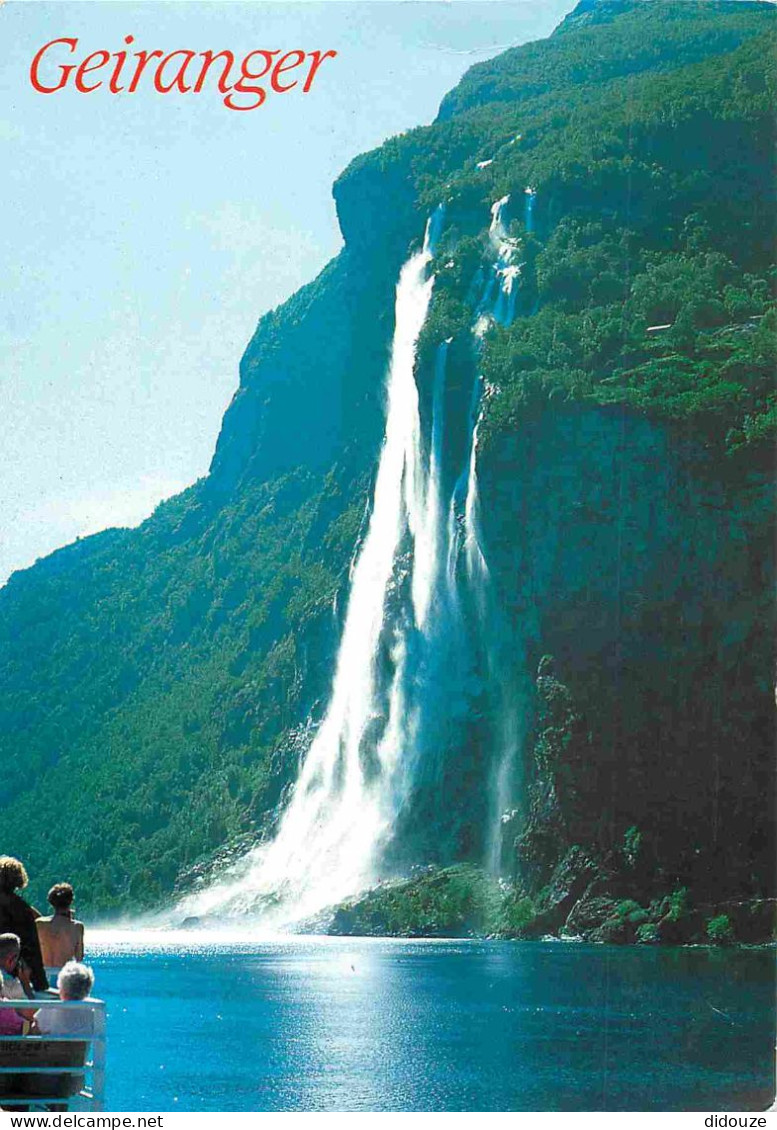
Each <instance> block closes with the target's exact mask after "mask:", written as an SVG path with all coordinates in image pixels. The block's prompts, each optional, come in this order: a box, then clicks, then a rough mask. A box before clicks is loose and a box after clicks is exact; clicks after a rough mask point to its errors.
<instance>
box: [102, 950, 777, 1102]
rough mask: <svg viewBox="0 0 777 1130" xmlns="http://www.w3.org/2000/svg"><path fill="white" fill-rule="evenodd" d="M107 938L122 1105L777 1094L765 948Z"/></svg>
mask: <svg viewBox="0 0 777 1130" xmlns="http://www.w3.org/2000/svg"><path fill="white" fill-rule="evenodd" d="M93 937H94V936H93ZM98 939H99V940H98ZM94 940H95V941H96V942H97V944H96V945H94V944H93V946H92V948H91V952H90V955H89V960H91V961H92V964H93V965H94V968H95V971H96V974H97V986H96V993H97V995H99V996H101V997H103V998H105V999H106V1000H107V1002H108V1066H107V1093H106V1107H107V1109H108V1110H111V1111H126V1110H146V1111H175V1110H184V1111H232V1110H237V1111H240V1110H243V1111H245V1110H249V1111H251V1110H253V1111H299V1110H302V1111H520V1110H529V1111H532V1110H533V1111H538V1110H578V1111H597V1110H642V1111H647V1110H666V1111H669V1110H717V1111H726V1110H729V1111H731V1110H738V1111H743V1110H759V1109H764V1108H765V1107H766V1106H768V1105H769V1104H770V1102H771V1097H772V1095H773V1093H774V1082H773V1080H774V1051H773V1049H774V1039H775V1022H774V954H773V952H769V951H763V950H742V949H732V950H712V949H702V948H700V949H664V948H643V947H639V948H636V947H635V948H629V947H624V948H617V947H604V946H587V945H580V944H562V943H547V944H546V943H505V942H502V943H500V942H482V941H444V942H442V941H404V940H403V941H393V940H382V939H380V940H379V939H374V940H373V939H353V938H347V939H314V938H292V939H275V940H267V941H255V942H251V941H246V940H242V941H236V940H229V941H228V940H224V939H214V938H210V937H209V936H207V935H203V934H196V935H192V936H191V937H189V936H187V935H182V934H178V935H175V936H172V935H171V936H169V937H166V936H165V935H151V934H145V933H138V934H129V933H127V934H124V935H123V936H121V937H120V938H119V937H117V936H108V935H103V936H102V937H99V936H98V937H94Z"/></svg>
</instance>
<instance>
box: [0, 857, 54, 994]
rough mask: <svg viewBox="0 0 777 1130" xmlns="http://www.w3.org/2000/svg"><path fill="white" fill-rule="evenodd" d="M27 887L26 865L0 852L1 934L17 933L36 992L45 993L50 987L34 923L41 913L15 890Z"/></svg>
mask: <svg viewBox="0 0 777 1130" xmlns="http://www.w3.org/2000/svg"><path fill="white" fill-rule="evenodd" d="M26 886H27V872H26V871H25V869H24V864H23V863H20V861H19V860H18V859H14V857H13V856H11V855H0V934H17V935H18V937H19V940H20V942H21V960H22V962H23V963H24V964H25V965H26V966H27V968H28V969H29V971H30V981H31V983H32V987H33V989H35V990H36V992H43V991H44V990H46V989H48V987H49V983H48V979H47V977H46V971H45V969H44V968H43V958H42V957H41V952H40V942H39V941H38V931H37V929H36V926H35V922H36V920H37V919H38V918H40V913H39V912H38V911H37V910H36V909H35V907H34V906H29V905H28V903H26V902H25V901H24V899H23V898H22V897H21V896H20V895H18V894H17V893H16V892H17V891H23V890H24V888H25V887H26Z"/></svg>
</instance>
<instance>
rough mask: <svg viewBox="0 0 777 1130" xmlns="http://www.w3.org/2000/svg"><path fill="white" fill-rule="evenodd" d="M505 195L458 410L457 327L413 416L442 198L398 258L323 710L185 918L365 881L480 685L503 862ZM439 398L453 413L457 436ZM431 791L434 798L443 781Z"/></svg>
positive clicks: (241, 910) (510, 287) (509, 257)
mask: <svg viewBox="0 0 777 1130" xmlns="http://www.w3.org/2000/svg"><path fill="white" fill-rule="evenodd" d="M533 201H534V194H533V190H532V191H531V193H530V190H527V195H526V213H525V218H526V224H527V231H528V230H529V224H530V221H531V210H532V208H533ZM509 203H510V197H509V196H505V197H503V198H502V199H501V200H497V201H496V202H495V203H494V205H493V207H492V209H491V225H490V229H489V237H490V241H491V244H492V247H493V250H494V262H493V264H492V265H491V266H490V267H486V268H484V269H483V270H482V271H481V274H480V276H479V278H478V279H477V281H476V283H473V286H476V287H477V288H479V289H482V296H481V298H480V301H479V303H477V305H476V306H475V312H474V320H473V326H472V342H473V358H474V374H473V380H472V385H471V391H470V394H469V403H468V405H467V404H466V403H462V401H461V399H460V394H459V392H458V391H457V388H460V385H459V386H457V385H456V382H453V385H452V389H451V390H448V389H447V388H446V375H447V367H448V361H449V346H450V345H451V341H450V339H449V340H448V341H444V342H442V343H440V344H439V345H438V347H437V351H436V354H435V358H434V366H433V370H432V373H431V374H430V378H431V380H430V385H431V388H430V390H429V391H430V392H431V395H430V396H429V398H428V403H429V408H430V411H428V412H426V413H423V414H422V411H421V398H420V396H419V388H418V385H417V383H416V372H415V370H416V360H417V345H418V339H419V335H420V333H421V330H422V328H423V326H424V322H425V319H426V316H427V312H428V309H429V304H430V302H431V297H432V290H433V286H434V277H433V276H432V275H430V272H429V267H430V264H431V261H432V257H433V249H434V246H435V242H436V240H437V238H438V235H439V232H440V228H441V225H442V222H443V212H442V209H441V208H438V209H437V211H436V212H435V213H434V214H433V215H432V217H430V219H429V222H428V223H427V226H426V233H425V238H424V243H423V247H422V248H421V250H420V251H417V252H416V253H414V254H413V255H412V256H410V258H409V259H408V260H407V262H406V263H405V264H404V266H403V267H402V269H401V271H400V275H399V279H398V282H397V287H396V300H395V322H394V336H393V342H392V347H391V357H390V362H389V366H388V373H387V378H386V423H385V434H384V440H383V446H382V449H381V454H380V460H379V463H378V469H377V475H376V480H375V487H374V493H373V497H372V501H371V506H369V507H368V509H367V512H366V514H365V523H364V527H363V532H362V534H360V538H359V542H358V544H357V547H356V550H355V553H354V556H353V558H352V561H351V566H350V570H349V594H348V600H347V606H346V608H345V617H344V623H343V628H342V635H341V639H340V646H339V650H338V654H337V659H336V663H335V671H334V677H333V680H332V685H331V691H330V697H329V701H328V705H327V708H326V711H325V714H324V717H323V720H322V721H321V723H320V725H319V726H318V728H317V730H314V731H313V732H314V736H313V738H312V741H311V742H310V744H309V747H308V750H307V754H306V755H305V756H304V758H303V759H302V761H301V763H300V766H299V769H298V773H297V779H296V782H295V784H294V787H293V790H292V792H291V795H290V798H289V799H288V802H287V804H286V807H285V810H284V811H283V812H282V814H281V816H280V820H279V822H278V825H277V829H276V831H275V834H274V837H273V838H272V839H271V840H270V841H269V842H266V843H262V844H260V845H258V846H256V847H255V848H254V849H252V850H251V851H250V852H249V853H248V854H247V855H246V856H244V857H243V858H242V859H241V860H240V861H239V862H237V863H234V864H232V865H231V866H230V867H229V868H228V869H227V870H226V871H225V872H223V873H222V874H221V876H220V878H219V879H218V881H216V882H215V883H213V884H212V885H211V886H209V887H207V888H206V889H204V890H201V891H198V892H196V893H195V894H192V895H190V896H188V897H187V898H185V899H184V900H182V902H181V903H180V904H179V905H178V907H177V914H178V915H180V916H186V915H198V916H208V915H211V914H217V915H218V916H219V917H224V916H237V915H245V914H247V915H252V916H257V917H260V918H261V920H262V922H263V924H266V925H268V926H271V927H273V926H282V925H285V924H289V923H292V922H299V921H302V920H304V919H306V918H308V919H309V918H311V917H312V916H314V915H315V914H316V913H317V912H319V911H322V910H324V909H325V908H327V907H330V906H333V905H335V904H337V903H338V902H340V901H342V900H343V899H344V898H346V897H348V896H350V895H354V894H356V893H358V892H359V891H360V890H363V889H365V888H366V887H368V886H370V885H372V884H374V882H375V881H376V880H377V879H378V878H379V876H380V871H381V864H382V862H384V861H386V860H387V859H388V860H389V861H390V853H389V854H388V855H387V848H388V847H389V845H392V847H393V846H395V845H396V843H397V842H398V841H397V838H396V835H395V833H396V832H397V828H398V826H399V827H400V829H401V828H402V827H403V826H407V822H408V820H409V821H410V824H409V826H410V827H411V835H413V834H416V835H417V834H418V831H417V824H416V826H415V831H412V828H413V825H412V821H413V819H414V816H413V814H414V813H415V811H416V808H415V807H414V806H415V805H416V804H417V803H418V797H419V795H421V796H423V795H425V796H426V798H427V799H428V797H429V795H430V790H431V793H432V794H433V793H434V788H435V783H436V782H437V781H442V780H444V779H445V774H446V772H448V771H449V769H448V767H446V757H447V753H448V751H451V750H452V751H453V752H454V755H455V751H456V750H458V749H459V748H462V747H464V746H466V743H467V742H468V740H470V738H469V737H468V727H469V726H470V725H471V722H470V721H469V720H467V718H466V712H467V708H468V707H467V704H468V703H469V702H470V701H473V696H474V697H475V698H477V696H478V695H480V696H481V697H482V696H483V695H486V696H487V699H488V701H490V702H491V703H492V710H491V713H492V714H493V719H491V720H490V721H487V722H485V723H481V722H477V723H476V725H480V726H481V730H480V731H479V734H480V737H479V738H477V740H478V741H480V742H483V743H485V745H486V747H487V748H488V751H489V752H488V753H487V755H486V756H487V758H488V760H487V762H486V763H485V764H484V767H483V783H482V784H483V795H484V796H486V795H487V796H488V804H487V806H486V807H487V808H488V812H487V814H486V812H485V809H483V812H484V815H483V817H482V819H483V820H486V819H487V821H488V829H489V831H488V833H487V835H486V841H487V843H486V852H487V854H488V855H489V857H490V859H491V862H492V863H494V861H495V860H497V859H498V855H499V843H500V837H499V818H500V817H501V815H502V813H503V811H504V807H505V801H506V800H509V799H510V797H511V792H512V766H513V763H514V759H515V750H516V748H517V737H516V735H517V732H518V727H517V726H516V723H515V704H514V703H512V702H508V696H509V694H510V692H509V689H508V688H507V686H506V684H505V680H504V673H503V671H502V670H501V669H500V654H499V650H498V646H496V645H494V643H493V638H494V637H495V635H498V632H496V633H495V632H494V629H495V626H496V624H497V622H498V614H497V612H496V610H495V606H494V603H493V600H492V597H491V586H490V578H489V569H488V565H487V562H486V558H485V555H484V552H483V548H482V538H481V529H480V526H481V522H480V491H479V482H478V433H479V428H480V422H481V418H482V397H483V387H482V386H483V379H482V376H481V373H480V360H479V359H480V351H481V343H482V338H483V335H484V334H485V332H486V330H487V328H488V326H489V324H491V323H492V322H493V321H498V322H501V323H502V324H504V325H509V324H510V322H511V321H512V320H513V318H514V317H515V312H516V302H517V296H518V290H519V287H518V280H519V278H520V274H521V267H522V263H520V262H519V261H518V255H519V252H520V249H521V245H520V242H519V240H517V239H515V238H513V237H511V236H510V235H509V234H508V230H507V226H506V214H507V208H508V206H509ZM451 398H452V399H451ZM449 401H450V404H451V405H452V407H453V411H454V416H455V418H454V419H452V421H451V423H452V425H453V426H452V429H451V438H450V440H449V439H448V438H447V436H446V429H447V427H448V423H447V421H446V409H447V407H448V406H449ZM425 403H426V400H425ZM465 414H466V415H465ZM463 416H464V417H465V419H466V426H465V429H464V431H463V433H462V430H461V424H462V423H463V422H464V421H463V420H462V417H463ZM424 419H426V420H427V421H428V422H427V423H426V425H424V424H422V420H424ZM457 421H458V424H457ZM462 439H463V445H462V446H459V445H460V444H461V440H462ZM449 443H450V444H451V445H452V446H450V451H451V452H452V451H456V450H458V451H459V455H457V458H460V459H461V462H460V463H458V466H456V465H454V466H453V467H451V466H450V460H448V461H447V462H446V459H445V454H446V450H448V448H447V447H446V445H447V444H449ZM460 566H463V568H460ZM335 611H336V612H337V604H335ZM481 716H482V711H481V712H480V714H479V715H478V717H481ZM483 726H485V729H483V728H482V727H483ZM311 729H313V728H312V724H311ZM452 765H453V766H455V761H454V762H453V763H452ZM424 789H425V790H426V793H425V794H424ZM411 802H412V803H411ZM423 803H424V802H423V801H422V802H421V810H423ZM439 804H440V805H442V806H443V809H444V800H443V799H442V794H440V799H439ZM403 822H404V824H403ZM401 835H402V833H401V831H400V832H399V836H400V837H401ZM494 866H496V864H495V863H494Z"/></svg>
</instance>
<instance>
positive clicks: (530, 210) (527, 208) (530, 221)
mask: <svg viewBox="0 0 777 1130" xmlns="http://www.w3.org/2000/svg"><path fill="white" fill-rule="evenodd" d="M524 197H525V203H524V227H525V228H526V231H527V232H528V233H529V234H531V233H532V232H533V231H534V205H535V203H536V201H537V190H536V188H526V189H525V190H524Z"/></svg>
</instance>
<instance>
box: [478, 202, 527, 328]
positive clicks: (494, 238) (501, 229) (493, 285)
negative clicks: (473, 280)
mask: <svg viewBox="0 0 777 1130" xmlns="http://www.w3.org/2000/svg"><path fill="white" fill-rule="evenodd" d="M509 204H510V197H509V196H503V197H502V198H501V199H500V200H496V201H495V202H494V203H493V204H492V206H491V226H490V227H489V230H488V235H489V240H490V242H491V246H492V247H493V248H494V251H495V253H496V262H495V263H494V266H493V268H492V273H491V277H490V279H489V281H488V283H487V285H486V289H485V291H484V293H483V297H482V299H481V302H480V309H481V310H487V311H488V312H489V313H490V314H491V316H492V317H493V319H494V320H495V321H496V322H499V324H500V325H502V326H509V325H510V324H511V323H512V322H513V321H514V319H515V312H516V308H517V302H518V290H519V280H520V278H521V271H522V270H523V263H521V262H516V261H515V260H516V256H517V255H518V253H519V252H520V244H519V242H518V240H517V239H512V238H511V237H510V236H509V235H508V234H507V227H506V225H505V214H506V212H507V209H508V206H509ZM494 290H496V298H495V299H494V297H493V295H494Z"/></svg>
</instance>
